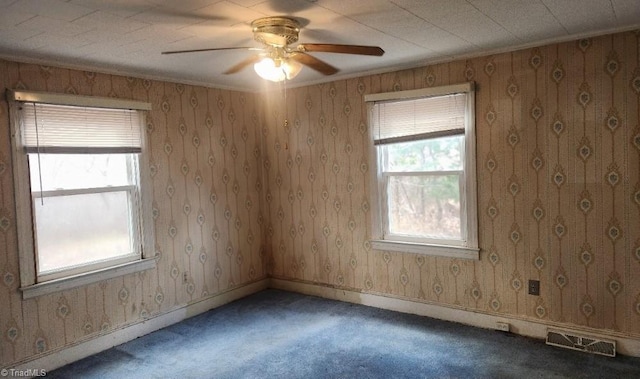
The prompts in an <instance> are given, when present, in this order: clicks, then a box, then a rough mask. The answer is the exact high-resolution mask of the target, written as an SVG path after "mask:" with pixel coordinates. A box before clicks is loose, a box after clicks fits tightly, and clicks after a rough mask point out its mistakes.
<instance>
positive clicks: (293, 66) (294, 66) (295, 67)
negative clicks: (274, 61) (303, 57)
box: [282, 59, 302, 80]
mask: <svg viewBox="0 0 640 379" xmlns="http://www.w3.org/2000/svg"><path fill="white" fill-rule="evenodd" d="M282 68H283V69H284V72H285V74H286V75H287V80H291V79H293V78H295V77H296V75H298V73H300V71H301V70H302V64H301V63H300V62H298V61H294V60H293V59H286V60H284V61H283V62H282Z"/></svg>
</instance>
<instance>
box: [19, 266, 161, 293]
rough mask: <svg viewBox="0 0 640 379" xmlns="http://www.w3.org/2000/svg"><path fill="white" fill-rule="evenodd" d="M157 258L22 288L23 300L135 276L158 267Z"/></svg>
mask: <svg viewBox="0 0 640 379" xmlns="http://www.w3.org/2000/svg"><path fill="white" fill-rule="evenodd" d="M156 261H157V258H155V257H153V258H146V259H142V260H139V261H135V262H129V263H124V264H121V265H117V266H113V267H109V268H105V269H102V270H96V271H91V272H87V273H84V274H79V275H74V276H70V277H67V278H60V279H55V280H50V281H47V282H43V283H37V284H33V285H30V286H26V287H21V288H20V291H22V299H23V300H26V299H31V298H34V297H37V296H42V295H48V294H50V293H54V292H58V291H64V290H68V289H71V288H75V287H80V286H85V285H88V284H92V283H95V282H100V281H103V280H107V279H112V278H116V277H119V276H123V275H127V274H133V273H136V272H140V271H145V270H150V269H152V268H155V267H156Z"/></svg>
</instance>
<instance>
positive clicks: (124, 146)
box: [21, 103, 142, 154]
mask: <svg viewBox="0 0 640 379" xmlns="http://www.w3.org/2000/svg"><path fill="white" fill-rule="evenodd" d="M21 112H22V120H23V126H22V144H23V146H24V147H25V149H26V152H27V153H35V152H38V153H66V154H82V153H91V154H96V153H102V152H109V153H140V152H141V151H142V140H141V134H140V133H141V132H140V131H141V125H140V124H141V122H142V118H141V116H140V114H139V112H138V111H136V110H129V109H110V108H93V107H78V106H67V105H52V104H43V103H23V104H22V106H21Z"/></svg>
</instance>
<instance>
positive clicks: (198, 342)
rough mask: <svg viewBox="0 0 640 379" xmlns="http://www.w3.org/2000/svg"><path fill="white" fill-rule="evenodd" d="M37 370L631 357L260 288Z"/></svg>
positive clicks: (527, 363)
mask: <svg viewBox="0 0 640 379" xmlns="http://www.w3.org/2000/svg"><path fill="white" fill-rule="evenodd" d="M47 377H49V378H114V379H122V378H640V358H632V357H624V356H618V357H616V358H607V357H602V356H597V355H592V354H586V353H580V352H574V351H570V350H564V349H559V348H554V347H551V346H547V345H545V344H544V343H543V341H538V340H532V339H528V338H524V337H519V336H515V335H512V334H505V333H502V332H497V331H492V330H484V329H478V328H474V327H469V326H464V325H460V324H455V323H450V322H445V321H438V320H433V319H430V318H426V317H420V316H415V315H408V314H403V313H398V312H392V311H386V310H381V309H377V308H371V307H365V306H360V305H353V304H349V303H342V302H338V301H332V300H326V299H321V298H317V297H311V296H304V295H300V294H295V293H289V292H284V291H277V290H266V291H263V292H260V293H257V294H254V295H252V296H249V297H246V298H244V299H241V300H239V301H236V302H233V303H231V304H227V305H225V306H222V307H220V308H217V309H214V310H211V311H209V312H206V313H204V314H201V315H198V316H195V317H193V318H190V319H188V320H185V321H183V322H181V323H179V324H175V325H172V326H170V327H168V328H165V329H163V330H160V331H157V332H154V333H151V334H149V335H147V336H144V337H141V338H138V339H136V340H133V341H131V342H128V343H125V344H123V345H120V346H117V347H114V348H112V349H109V350H107V351H104V352H102V353H100V354H97V355H94V356H91V357H89V358H86V359H83V360H81V361H78V362H75V363H72V364H70V365H67V366H65V367H62V368H60V369H58V370H55V371H52V372H50V373H48V375H47Z"/></svg>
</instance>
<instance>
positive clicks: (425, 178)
mask: <svg viewBox="0 0 640 379" xmlns="http://www.w3.org/2000/svg"><path fill="white" fill-rule="evenodd" d="M365 101H367V103H368V104H369V111H370V118H369V121H370V124H371V135H372V140H373V147H374V152H373V154H372V155H373V156H374V157H375V158H374V159H375V163H376V164H375V166H376V168H377V169H376V170H375V171H374V173H375V185H374V186H373V187H374V190H373V191H372V192H373V199H372V200H373V204H374V212H373V213H374V225H375V227H374V236H373V240H372V246H373V247H374V248H375V249H378V250H387V251H403V252H413V253H422V254H429V255H442V256H449V257H458V258H470V259H478V251H479V250H478V238H477V210H476V196H477V195H476V178H475V130H474V93H473V84H472V83H464V84H460V85H453V86H446V87H438V88H427V89H420V90H411V91H400V92H391V93H382V94H372V95H366V97H365Z"/></svg>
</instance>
